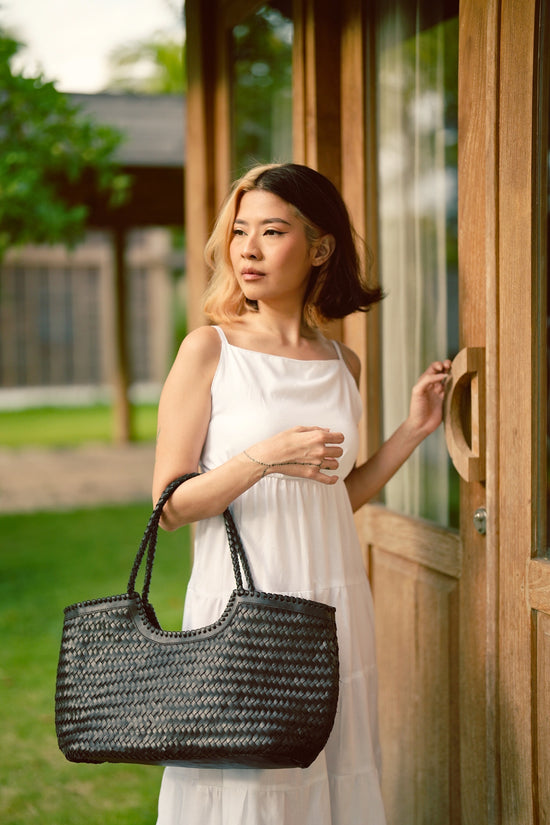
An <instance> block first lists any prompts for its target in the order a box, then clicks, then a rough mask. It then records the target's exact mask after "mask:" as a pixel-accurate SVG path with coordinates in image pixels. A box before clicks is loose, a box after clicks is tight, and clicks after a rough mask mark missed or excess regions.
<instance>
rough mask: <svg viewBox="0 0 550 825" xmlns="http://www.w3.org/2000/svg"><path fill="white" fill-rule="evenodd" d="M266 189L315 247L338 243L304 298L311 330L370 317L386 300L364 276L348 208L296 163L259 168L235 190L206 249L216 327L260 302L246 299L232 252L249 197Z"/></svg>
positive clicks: (208, 306)
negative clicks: (359, 314)
mask: <svg viewBox="0 0 550 825" xmlns="http://www.w3.org/2000/svg"><path fill="white" fill-rule="evenodd" d="M256 189H260V190H263V191H265V192H271V193H272V194H274V195H277V196H278V197H279V198H281V199H282V200H284V201H286V203H288V204H290V205H291V206H293V207H294V209H295V210H296V213H297V215H298V216H299V217H300V218H301V219H302V220H303V221H304V224H305V230H306V236H307V238H308V240H309V242H310V243H313V242H314V241H315V240H316V239H318V238H319V237H321V236H322V235H327V234H330V235H332V236H333V237H334V240H335V247H334V251H333V253H332V254H331V256H330V257H329V258H328V260H327V261H326V262H325V263H323V264H321V265H320V266H313V267H312V271H311V275H310V279H309V283H308V285H307V288H306V293H305V297H304V308H303V317H304V321H305V322H306V323H307V324H308V325H310V326H319V325H322V324H323V322H324V321H327V320H329V319H333V318H344V317H345V316H346V315H349V314H350V313H352V312H355V311H356V310H362V311H366V310H368V309H369V307H370V306H371V305H372V304H374V303H376V302H377V301H379V300H380V299H381V298H382V297H383V293H382V290H381V288H380V287H378V286H373V287H371V286H369V285H368V284H367V283H366V281H365V279H364V277H363V274H362V271H361V263H360V260H359V255H358V251H357V246H356V243H355V236H354V230H353V228H352V225H351V222H350V218H349V215H348V211H347V209H346V205H345V203H344V201H343V200H342V197H341V195H340V193H339V192H338V190H337V189H336V187H335V186H334V185H333V184H332V183H331V182H330V181H329V180H328V178H326V177H325V176H324V175H321V174H320V173H319V172H316V171H315V170H314V169H310V168H309V167H308V166H301V165H299V164H296V163H282V164H270V165H267V166H256V167H254V168H253V169H251V170H250V171H249V172H247V173H246V174H245V175H244V176H243V177H242V178H241V179H240V180H239V181H237V183H236V184H235V185H234V187H233V189H232V190H231V192H230V194H229V197H228V198H227V200H226V201H225V204H224V206H223V207H222V210H221V212H220V214H219V217H218V220H217V222H216V225H215V227H214V230H213V232H212V235H211V237H210V240H209V241H208V243H207V245H206V249H205V255H206V260H207V262H208V264H209V266H210V267H211V268H212V270H213V275H212V279H211V281H210V284H209V287H208V289H207V291H206V295H205V300H204V310H205V312H206V314H207V316H208V317H209V318H210V319H211V320H212V321H214V323H222V322H224V321H225V322H231V321H234V320H235V319H236V317H238V316H240V315H243V313H244V312H246V310H247V309H249V308H257V304H256V303H255V302H249V301H247V299H246V298H245V296H244V294H243V292H242V290H241V288H240V286H239V283H238V281H237V278H236V277H235V274H234V272H233V267H232V265H231V258H230V252H229V247H230V244H231V240H232V238H233V226H234V222H235V218H236V216H237V212H238V210H239V206H240V202H241V199H242V197H243V195H244V194H245V192H250V191H252V190H256Z"/></svg>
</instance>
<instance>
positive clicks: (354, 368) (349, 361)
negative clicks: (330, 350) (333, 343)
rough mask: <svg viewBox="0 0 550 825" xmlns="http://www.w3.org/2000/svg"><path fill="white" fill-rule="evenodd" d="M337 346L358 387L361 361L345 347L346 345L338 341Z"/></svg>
mask: <svg viewBox="0 0 550 825" xmlns="http://www.w3.org/2000/svg"><path fill="white" fill-rule="evenodd" d="M338 346H339V347H340V351H341V353H342V358H343V361H344V363H345V365H346V367H347V368H348V370H349V371H350V372H351V374H352V376H353V379H354V381H355V383H356V384H357V386H359V379H360V377H361V359H360V358H359V356H358V355H357V353H356V352H354V351H353V350H352V349H350V347H348V346H347V344H343V343H342V342H341V341H338Z"/></svg>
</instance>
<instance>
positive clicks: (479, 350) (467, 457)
mask: <svg viewBox="0 0 550 825" xmlns="http://www.w3.org/2000/svg"><path fill="white" fill-rule="evenodd" d="M443 420H444V424H445V439H446V441H447V449H448V450H449V455H450V456H451V459H452V462H453V464H454V466H455V467H456V469H457V472H458V473H459V475H460V476H461V477H462V478H463V479H464V480H465V481H484V480H485V348H484V347H465V348H464V349H462V350H460V352H459V353H458V355H457V356H456V358H455V359H454V361H453V363H452V367H451V372H450V379H449V381H448V384H447V392H446V395H445V402H444V407H443Z"/></svg>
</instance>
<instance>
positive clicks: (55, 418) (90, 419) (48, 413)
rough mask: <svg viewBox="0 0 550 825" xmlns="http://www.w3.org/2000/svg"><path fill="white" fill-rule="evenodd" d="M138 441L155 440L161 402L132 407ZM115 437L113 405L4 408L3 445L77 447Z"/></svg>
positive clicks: (0, 433)
mask: <svg viewBox="0 0 550 825" xmlns="http://www.w3.org/2000/svg"><path fill="white" fill-rule="evenodd" d="M131 418H132V431H133V433H132V434H133V440H134V441H154V440H155V434H156V426H157V405H156V404H139V405H135V406H133V407H132V410H131ZM112 440H113V411H112V408H111V407H110V406H107V405H106V404H105V405H101V404H97V405H94V406H91V407H60V408H57V407H45V408H38V409H28V410H14V411H4V412H0V446H2V447H10V448H20V447H31V446H35V447H74V446H77V445H79V444H86V443H89V442H99V443H105V444H106V443H109V442H111V441H112Z"/></svg>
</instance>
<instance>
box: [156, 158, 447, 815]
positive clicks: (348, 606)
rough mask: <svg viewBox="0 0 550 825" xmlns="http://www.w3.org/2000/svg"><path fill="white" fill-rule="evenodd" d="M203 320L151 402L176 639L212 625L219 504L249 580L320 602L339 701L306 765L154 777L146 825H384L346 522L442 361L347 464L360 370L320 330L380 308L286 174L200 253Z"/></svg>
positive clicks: (329, 220) (347, 245)
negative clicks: (182, 540) (180, 566)
mask: <svg viewBox="0 0 550 825" xmlns="http://www.w3.org/2000/svg"><path fill="white" fill-rule="evenodd" d="M207 257H208V260H209V262H210V264H211V266H212V269H213V278H212V281H211V285H210V287H209V290H208V292H207V295H206V301H205V311H206V313H207V315H208V316H209V317H210V319H211V320H212V321H213V322H214V326H205V327H202V328H200V329H197V330H195V331H193V332H192V333H191V334H190V335H188V336H187V338H186V339H185V341H184V342H183V344H182V346H181V348H180V351H179V353H178V356H177V358H176V360H175V363H174V366H173V368H172V370H171V372H170V374H169V376H168V378H167V380H166V384H165V386H164V389H163V392H162V396H161V401H160V405H159V433H158V443H157V454H156V463H155V472H154V483H153V496H154V499H155V500H156V499H157V498H158V496H159V495H160V493H161V492H162V490H163V488H164V487H165V485H166V484H167V483H168V482H169V481H171V480H172V479H173V478H175V477H176V476H179V475H182V474H184V473H188V472H193V471H196V470H197V468H198V467H200V468H201V470H202V471H203V472H202V473H201V474H200V475H199V476H198V477H196V478H193V479H192V480H190V481H188V482H187V483H186V484H184V485H182V486H181V487H180V488H178V490H177V491H176V492H175V493H174V495H173V496H172V498H171V499H170V501H169V503H168V505H167V506H166V507H165V510H164V515H163V519H162V522H161V524H162V526H163V527H164V528H165V529H168V530H173V529H176V528H178V527H179V526H181V525H183V524H187V523H189V522H194V521H197V522H199V524H198V526H197V533H196V544H195V558H194V565H193V572H192V575H191V579H190V582H189V587H188V591H187V596H186V602H185V611H184V628H185V629H188V628H194V627H200V626H203V625H206V624H209V623H211V622H213V621H215V620H216V619H217V618H218V617H219V616H220V615H221V613H222V611H223V608H224V607H225V604H226V602H227V600H228V598H229V594H230V592H231V590H232V589H233V587H234V579H233V573H232V569H231V562H230V557H229V552H228V550H227V543H226V535H225V528H224V523H223V519H222V518H221V517H220V514H221V513H222V512H223V510H224V509H225V508H226V507H227V506H229V505H231V507H232V511H233V515H234V517H235V521H236V523H237V526H238V528H239V531H240V533H241V536H242V539H243V543H244V546H245V549H246V551H247V555H248V558H249V561H250V565H251V568H252V575H253V578H254V581H255V584H256V586H257V587H258V589H260V590H265V591H269V592H280V593H290V594H295V595H301V596H303V597H306V598H309V599H315V600H317V601H323V602H326V603H329V604H333V605H334V606H335V607H336V623H337V628H338V639H339V648H340V699H339V704H338V711H337V715H336V720H335V724H334V728H333V731H332V733H331V735H330V738H329V741H328V743H327V746H326V748H325V749H324V751H323V752H322V753H321V754H320V755H319V757H318V758H317V759H316V760H315V762H314V763H313V765H311V766H310V767H309V768H307V769H305V770H301V769H299V768H298V769H288V770H286V769H283V770H263V771H261V770H213V769H195V768H189V769H188V768H167V769H166V771H165V773H164V777H163V784H162V789H161V794H160V800H159V818H158V825H183V823H185V825H294V823H299V825H329V824H330V825H382V823H384V822H385V818H384V811H383V805H382V799H381V793H380V776H379V774H380V754H379V745H378V731H377V710H376V692H377V682H376V666H375V650H374V633H373V610H372V599H371V593H370V588H369V583H368V580H367V577H366V575H365V571H364V568H363V565H362V560H361V552H360V548H359V543H358V538H357V535H356V531H355V525H354V520H353V511H354V510H356V509H358V508H359V507H361V505H362V504H364V503H365V502H367V501H368V500H369V499H371V498H372V497H373V496H374V495H375V494H376V493H377V492H378V491H379V490H380V489H381V488H382V487H383V485H384V484H385V483H386V482H387V481H388V479H389V478H390V477H391V476H392V475H393V474H394V473H395V471H396V470H397V469H398V468H399V467H400V466H401V464H402V463H403V462H404V461H405V460H406V459H407V458H408V456H409V455H410V454H411V453H412V451H413V450H414V449H415V447H416V446H417V445H418V444H419V443H420V442H421V441H422V440H423V439H424V438H425V437H426V436H427V435H428V434H429V433H431V432H432V431H433V430H434V429H435V428H436V427H437V426H438V425H439V423H440V421H441V409H442V399H443V391H444V390H443V385H444V381H445V378H446V376H447V373H448V370H449V367H450V363H449V362H448V361H445V362H435V363H433V364H432V365H431V366H430V367H429V368H428V369H427V370H426V372H425V373H424V374H423V375H422V376H421V378H420V379H419V381H418V382H417V384H416V385H415V387H414V388H413V392H412V398H411V405H410V411H409V415H408V418H407V419H406V421H405V422H404V423H403V424H402V425H401V426H400V427H399V429H398V430H397V431H396V432H395V433H394V434H393V435H392V436H391V438H390V439H389V440H388V441H387V442H386V443H385V444H384V445H383V446H382V447H381V448H380V450H379V451H378V452H377V453H376V454H375V455H374V456H373V457H371V458H370V459H369V461H367V462H366V463H365V464H362V465H360V466H355V459H356V455H357V448H358V422H359V418H360V415H361V402H360V397H359V393H358V389H357V384H358V382H359V371H360V363H359V359H358V357H357V356H356V355H355V354H354V353H353V352H352V351H351V350H350V349H348V348H347V347H346V346H344V345H343V344H338V343H336V342H335V341H331V340H328V339H327V338H326V337H324V335H322V334H321V332H320V330H319V327H320V325H321V324H322V323H323V322H325V321H327V320H328V319H332V318H342V317H344V316H346V315H348V314H350V313H351V312H354V311H356V310H358V309H361V310H367V309H368V308H369V306H370V305H371V304H373V303H375V302H376V301H378V300H380V298H381V297H382V295H381V292H380V290H379V289H371V288H369V287H368V285H367V284H366V283H365V282H364V281H363V280H362V277H361V272H360V265H359V260H358V255H357V250H356V247H355V244H354V238H353V231H352V228H351V225H350V221H349V218H348V214H347V211H346V208H345V205H344V203H343V201H342V199H341V197H340V195H339V193H338V192H337V190H336V189H335V188H334V186H333V185H332V184H331V183H330V182H329V181H328V180H327V179H326V178H325V177H323V176H322V175H320V174H319V173H317V172H315V171H313V170H311V169H309V168H307V167H304V166H299V165H296V164H276V165H270V166H262V167H257V168H255V169H252V170H251V171H250V172H248V173H247V174H246V175H245V176H244V178H242V179H241V181H239V182H238V183H237V185H236V186H235V187H234V189H233V191H232V193H231V195H230V197H229V198H228V200H227V202H226V204H225V206H224V208H223V210H222V212H221V214H220V216H219V219H218V222H217V224H216V227H215V229H214V232H213V234H212V237H211V239H210V241H209V243H208V246H207Z"/></svg>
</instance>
